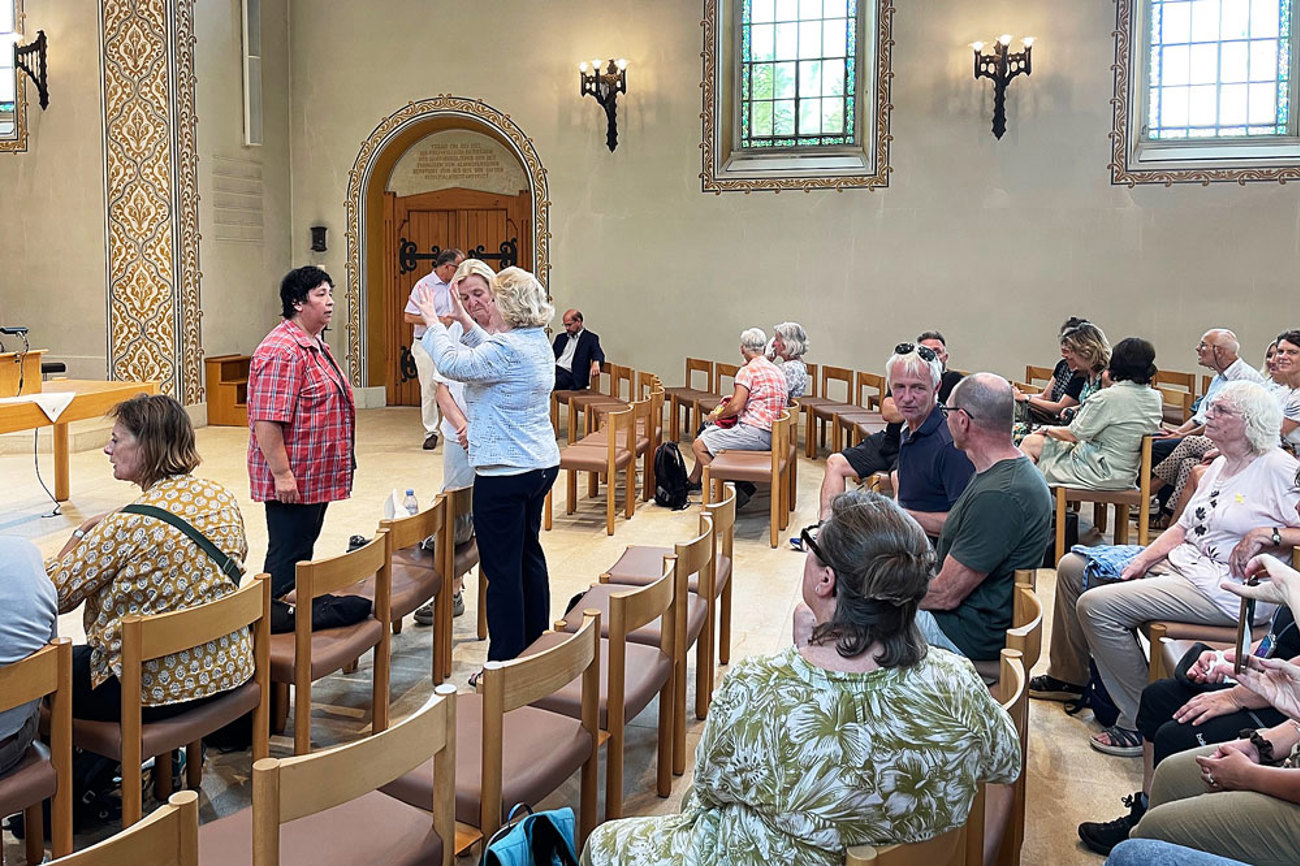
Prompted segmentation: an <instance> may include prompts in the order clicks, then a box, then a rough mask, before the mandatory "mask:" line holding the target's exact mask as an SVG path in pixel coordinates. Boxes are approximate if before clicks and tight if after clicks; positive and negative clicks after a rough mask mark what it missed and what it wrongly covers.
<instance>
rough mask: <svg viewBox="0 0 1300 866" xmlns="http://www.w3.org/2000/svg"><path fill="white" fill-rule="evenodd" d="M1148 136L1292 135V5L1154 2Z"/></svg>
mask: <svg viewBox="0 0 1300 866" xmlns="http://www.w3.org/2000/svg"><path fill="white" fill-rule="evenodd" d="M1150 4H1151V5H1150V11H1151V15H1150V18H1149V22H1150V32H1149V34H1148V36H1149V40H1148V52H1149V58H1148V78H1147V94H1148V100H1147V135H1148V136H1149V137H1150V138H1152V139H1161V140H1170V139H1196V138H1237V137H1242V138H1244V137H1251V136H1274V135H1289V134H1291V133H1290V119H1291V78H1292V75H1291V28H1292V23H1291V9H1292V0H1150Z"/></svg>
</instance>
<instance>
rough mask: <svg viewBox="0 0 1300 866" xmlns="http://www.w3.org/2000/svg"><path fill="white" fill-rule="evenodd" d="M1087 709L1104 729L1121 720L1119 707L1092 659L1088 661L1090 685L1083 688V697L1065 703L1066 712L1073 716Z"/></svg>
mask: <svg viewBox="0 0 1300 866" xmlns="http://www.w3.org/2000/svg"><path fill="white" fill-rule="evenodd" d="M1085 709H1089V710H1092V717H1093V718H1094V719H1096V720H1097V724H1099V725H1101V726H1102V727H1103V728H1109V727H1110V726H1111V725H1113V724H1115V722H1116V721H1118V720H1119V707H1117V706H1115V702H1114V701H1112V700H1111V699H1110V693H1109V692H1107V691H1106V684H1105V683H1103V682H1102V681H1101V673H1100V672H1098V670H1097V663H1096V662H1095V661H1093V660H1092V659H1088V684H1087V685H1086V686H1084V687H1083V695H1082V696H1081V697H1080V698H1079V699H1078V700H1077V701H1066V702H1065V711H1066V712H1067V713H1069V714H1070V715H1072V716H1073V715H1077V714H1079V713H1080V712H1082V711H1083V710H1085Z"/></svg>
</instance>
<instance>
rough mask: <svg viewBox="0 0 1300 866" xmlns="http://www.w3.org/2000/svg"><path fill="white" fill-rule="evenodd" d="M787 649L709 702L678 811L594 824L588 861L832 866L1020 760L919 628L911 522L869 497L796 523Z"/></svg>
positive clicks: (914, 824) (744, 664) (927, 822)
mask: <svg viewBox="0 0 1300 866" xmlns="http://www.w3.org/2000/svg"><path fill="white" fill-rule="evenodd" d="M804 542H805V550H807V554H806V558H805V560H804V571H803V598H804V602H805V603H806V608H803V607H802V606H801V609H800V613H798V614H796V622H795V644H796V645H795V646H793V647H791V648H790V649H787V650H785V651H784V652H781V653H778V654H776V655H774V656H767V657H754V658H749V659H745V660H743V661H740V662H738V663H737V664H736V665H735V667H734V668H733V669H732V671H731V673H730V674H729V675H728V676H727V678H726V680H725V681H724V682H723V684H722V686H721V687H720V688H719V689H718V692H717V695H716V696H715V697H714V700H713V705H712V707H711V708H710V711H709V719H708V722H707V723H706V724H705V726H704V734H703V737H702V738H701V740H700V745H699V748H698V749H697V750H696V753H695V782H694V786H693V787H692V789H691V790H690V791H689V792H688V793H687V795H686V798H685V800H684V802H683V810H682V813H681V814H679V815H669V816H664V817H651V818H628V819H625V820H621V821H612V822H609V823H606V824H603V825H601V826H600V827H597V828H596V830H595V832H594V833H592V835H591V837H590V838H589V839H588V841H587V846H586V849H585V850H584V851H583V854H582V859H583V863H584V864H586V866H606V864H638V866H642V864H662V863H683V864H700V866H704V864H724V866H725V864H737V866H741V864H754V866H760V864H761V866H771V864H775V863H798V864H838V863H842V862H843V860H844V849H845V848H846V847H847V846H850V845H863V844H888V843H892V842H916V841H921V840H924V839H928V838H930V837H932V836H935V835H938V834H940V833H943V832H945V831H947V830H949V829H952V828H953V827H956V826H958V825H960V824H962V823H964V822H965V820H966V815H967V813H968V812H969V811H970V805H971V801H972V800H973V799H974V796H975V792H976V790H977V788H978V786H979V784H980V783H981V782H984V781H990V782H999V783H1009V782H1012V781H1014V780H1015V778H1016V777H1017V775H1018V773H1019V768H1020V744H1019V740H1018V739H1017V736H1016V730H1015V727H1014V725H1012V723H1011V719H1010V717H1008V716H1007V714H1006V713H1004V712H1003V711H1002V708H1001V707H999V706H998V704H997V702H996V701H994V700H993V698H992V696H991V695H990V694H989V691H988V689H987V688H986V687H985V686H984V683H983V682H982V681H981V680H980V678H979V676H978V675H976V673H975V670H974V669H973V668H972V667H971V665H970V663H969V662H968V661H966V660H965V659H962V658H958V657H957V656H955V655H952V654H950V653H947V652H944V651H943V650H938V649H931V648H929V647H927V646H926V644H925V640H924V638H922V636H921V633H920V631H919V630H918V629H917V627H916V624H915V617H916V610H917V605H918V603H919V602H920V600H921V597H922V596H924V595H925V591H926V587H927V585H928V583H929V578H930V573H931V570H932V566H933V553H932V552H931V549H930V546H929V543H928V541H927V540H926V537H925V533H924V532H923V531H922V530H921V527H920V526H918V525H917V523H916V522H915V521H914V520H912V518H910V517H908V516H907V515H906V514H904V513H903V512H902V511H901V510H900V509H899V508H898V506H896V505H895V504H894V503H893V502H892V501H890V500H888V499H885V498H883V497H881V496H878V495H877V494H874V493H863V492H853V493H845V494H843V495H841V496H839V497H838V498H836V500H835V502H834V504H833V505H832V510H831V515H830V518H829V519H827V520H826V521H825V522H824V523H823V524H822V526H821V531H820V533H819V534H817V535H816V536H813V535H811V534H809V533H807V532H806V533H805V537H804Z"/></svg>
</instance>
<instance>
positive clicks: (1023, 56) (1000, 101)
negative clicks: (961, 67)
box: [970, 33, 1034, 138]
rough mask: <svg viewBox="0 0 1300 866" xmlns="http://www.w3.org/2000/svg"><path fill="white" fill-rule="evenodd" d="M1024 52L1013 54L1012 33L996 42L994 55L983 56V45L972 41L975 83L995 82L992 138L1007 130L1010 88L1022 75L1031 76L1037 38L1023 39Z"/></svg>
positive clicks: (1004, 34)
mask: <svg viewBox="0 0 1300 866" xmlns="http://www.w3.org/2000/svg"><path fill="white" fill-rule="evenodd" d="M1021 42H1022V44H1023V46H1024V50H1023V51H1019V52H1017V53H1015V54H1012V53H1010V50H1009V49H1010V46H1011V34H1010V33H1003V34H1002V35H1001V36H999V37H998V41H997V42H994V43H993V53H992V54H984V53H983V52H984V43H983V42H972V43H971V46H970V47H971V48H974V49H975V80H976V81H978V80H980V79H981V78H987V79H989V80H990V81H992V82H993V135H994V136H995V137H997V138H1001V137H1002V134H1003V133H1004V132H1006V131H1007V85H1008V84H1010V83H1011V79H1013V78H1015V77H1016V76H1017V75H1019V74H1020V73H1022V72H1023V73H1024V74H1025V75H1029V74H1031V73H1032V71H1033V68H1032V63H1031V59H1032V54H1033V49H1034V37H1032V36H1026V37H1024V39H1022V40H1021Z"/></svg>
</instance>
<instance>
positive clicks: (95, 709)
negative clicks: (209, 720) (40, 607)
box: [72, 645, 219, 722]
mask: <svg viewBox="0 0 1300 866" xmlns="http://www.w3.org/2000/svg"><path fill="white" fill-rule="evenodd" d="M90 654H91V648H90V647H88V646H85V645H82V646H74V647H73V648H72V715H73V716H75V717H76V718H78V719H87V720H89V721H92V722H116V721H119V720H120V719H121V718H122V683H121V681H120V680H119V679H118V678H117V677H109V678H108V679H106V680H104V682H102V683H100V684H99V688H94V687H93V686H91V684H90V683H91V679H90ZM216 697H219V695H211V696H209V697H206V698H198V699H196V700H192V701H182V702H180V703H177V704H164V705H163V706H160V707H142V708H141V710H140V720H141V721H142V722H157V721H161V720H162V719H167V718H171V717H172V716H175V715H179V714H180V713H184V712H188V711H189V710H192V709H194V708H195V707H197V706H201V705H202V704H205V703H207V702H208V701H210V700H212V699H213V698H216Z"/></svg>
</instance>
